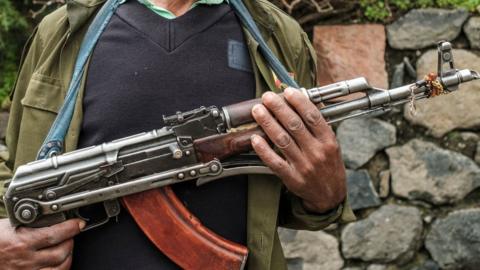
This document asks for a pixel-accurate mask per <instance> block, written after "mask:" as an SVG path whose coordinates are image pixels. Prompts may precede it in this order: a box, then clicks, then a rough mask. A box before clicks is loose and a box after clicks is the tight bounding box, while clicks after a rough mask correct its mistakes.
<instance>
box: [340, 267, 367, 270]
mask: <svg viewBox="0 0 480 270" xmlns="http://www.w3.org/2000/svg"><path fill="white" fill-rule="evenodd" d="M342 270H364V269H363V268H362V267H357V266H351V267H345V268H343V269H342Z"/></svg>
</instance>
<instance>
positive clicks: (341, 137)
mask: <svg viewBox="0 0 480 270" xmlns="http://www.w3.org/2000/svg"><path fill="white" fill-rule="evenodd" d="M337 139H338V142H339V143H340V147H341V149H342V157H343V160H344V161H345V165H346V166H347V167H348V168H350V169H358V168H359V167H361V166H363V165H364V164H365V163H367V162H368V161H369V160H370V159H371V158H372V157H373V156H374V155H375V153H377V152H378V151H380V150H383V149H385V148H386V147H388V146H391V145H394V144H395V143H396V141H397V137H396V128H395V126H394V125H392V124H389V123H387V122H385V121H381V120H378V119H375V118H362V119H349V120H345V121H343V122H342V123H341V124H340V126H339V127H338V129H337Z"/></svg>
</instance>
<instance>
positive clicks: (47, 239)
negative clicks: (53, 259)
mask: <svg viewBox="0 0 480 270" xmlns="http://www.w3.org/2000/svg"><path fill="white" fill-rule="evenodd" d="M41 239H42V242H43V243H45V244H46V245H48V246H53V245H55V244H56V243H57V241H56V240H57V237H56V236H55V235H54V234H50V233H45V234H44V235H43V236H42V237H41Z"/></svg>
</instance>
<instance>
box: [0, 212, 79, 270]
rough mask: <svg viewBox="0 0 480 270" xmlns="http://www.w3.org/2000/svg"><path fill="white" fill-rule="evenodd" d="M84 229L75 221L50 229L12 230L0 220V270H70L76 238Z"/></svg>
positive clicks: (8, 223) (23, 228)
mask: <svg viewBox="0 0 480 270" xmlns="http://www.w3.org/2000/svg"><path fill="white" fill-rule="evenodd" d="M84 227H85V222H84V221H81V220H78V219H74V220H68V221H65V222H63V223H59V224H56V225H53V226H51V227H45V228H39V229H32V228H26V227H20V228H17V229H15V228H12V226H11V225H10V222H9V221H8V219H0V262H1V266H0V268H1V269H3V270H20V269H22V270H23V269H26V270H39V269H40V270H47V269H48V270H67V269H70V266H71V263H72V250H73V237H74V236H75V235H77V234H78V233H80V231H81V230H82V229H83V228H84Z"/></svg>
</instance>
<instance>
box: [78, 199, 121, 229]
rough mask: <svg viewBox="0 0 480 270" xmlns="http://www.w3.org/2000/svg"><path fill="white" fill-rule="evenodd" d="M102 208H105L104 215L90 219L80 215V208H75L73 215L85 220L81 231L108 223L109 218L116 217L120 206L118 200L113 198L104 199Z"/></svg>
mask: <svg viewBox="0 0 480 270" xmlns="http://www.w3.org/2000/svg"><path fill="white" fill-rule="evenodd" d="M103 209H104V210H105V216H103V217H101V218H98V219H90V218H86V217H84V216H82V214H81V213H80V208H78V209H76V210H75V212H74V213H75V217H77V218H79V219H81V220H84V221H85V222H87V226H85V228H84V229H83V230H82V232H84V231H88V230H91V229H94V228H97V227H100V226H102V225H105V224H107V223H108V221H110V219H111V218H118V215H119V214H120V209H121V208H120V203H119V202H118V200H116V199H115V200H108V201H104V202H103ZM117 221H118V220H117Z"/></svg>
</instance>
